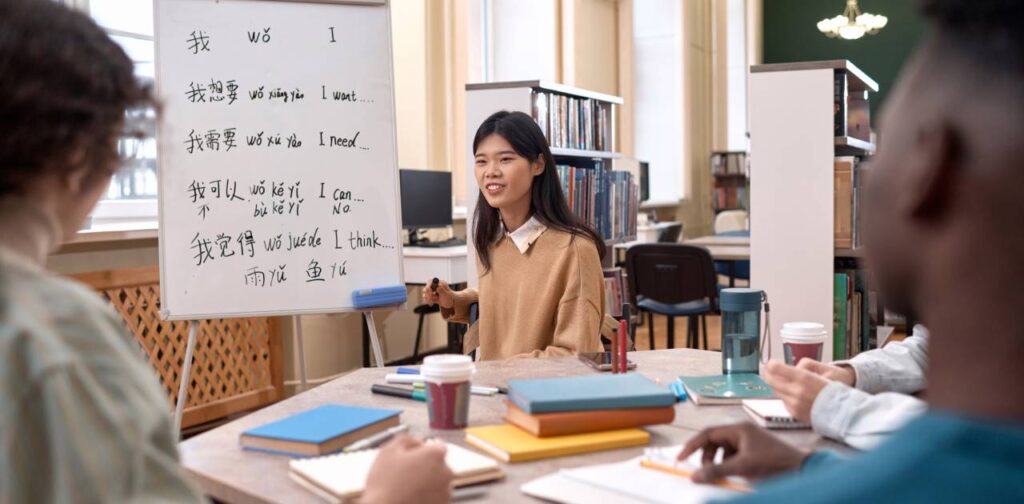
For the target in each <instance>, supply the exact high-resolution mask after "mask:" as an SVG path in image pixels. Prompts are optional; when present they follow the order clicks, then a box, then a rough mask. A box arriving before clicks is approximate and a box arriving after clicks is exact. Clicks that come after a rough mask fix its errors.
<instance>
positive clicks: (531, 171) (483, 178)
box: [475, 133, 544, 213]
mask: <svg viewBox="0 0 1024 504" xmlns="http://www.w3.org/2000/svg"><path fill="white" fill-rule="evenodd" d="M475 165H476V168H475V170H476V183H477V185H478V186H479V187H480V193H481V194H483V195H484V199H485V200H487V204H488V205H490V206H492V207H494V208H496V209H498V210H499V211H502V212H505V211H512V212H515V213H520V212H528V211H529V208H530V190H531V188H532V186H533V179H534V177H536V176H537V175H540V174H541V173H544V163H543V161H540V160H539V159H538V160H535V161H533V162H531V161H530V160H528V159H526V158H524V157H522V156H520V155H519V154H517V153H516V151H515V150H514V149H513V148H512V145H511V144H509V143H508V141H507V140H505V138H504V137H502V136H501V135H499V134H497V133H494V134H491V135H489V136H487V137H486V138H484V139H483V140H482V141H481V142H480V144H479V145H477V149H476V163H475Z"/></svg>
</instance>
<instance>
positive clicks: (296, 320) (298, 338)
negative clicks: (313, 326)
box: [292, 315, 306, 392]
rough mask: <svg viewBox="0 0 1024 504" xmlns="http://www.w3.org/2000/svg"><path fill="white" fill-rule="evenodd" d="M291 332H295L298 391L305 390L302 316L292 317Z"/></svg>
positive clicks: (304, 351)
mask: <svg viewBox="0 0 1024 504" xmlns="http://www.w3.org/2000/svg"><path fill="white" fill-rule="evenodd" d="M292 332H294V333H295V356H296V358H298V360H299V361H298V362H297V363H296V367H297V368H298V369H299V384H300V388H299V392H305V391H306V344H305V342H304V341H303V339H302V318H301V317H299V316H298V315H295V316H293V317H292Z"/></svg>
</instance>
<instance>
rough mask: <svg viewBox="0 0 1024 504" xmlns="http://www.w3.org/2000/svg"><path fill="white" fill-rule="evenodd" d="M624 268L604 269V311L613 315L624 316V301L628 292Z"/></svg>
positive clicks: (616, 316)
mask: <svg viewBox="0 0 1024 504" xmlns="http://www.w3.org/2000/svg"><path fill="white" fill-rule="evenodd" d="M625 285H626V284H625V275H623V273H622V268H607V269H605V270H604V311H605V313H607V314H609V315H611V316H612V317H615V318H619V317H622V303H624V302H625V300H626V298H627V296H628V294H627V292H628V291H627V290H626V289H625Z"/></svg>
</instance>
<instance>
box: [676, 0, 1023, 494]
mask: <svg viewBox="0 0 1024 504" xmlns="http://www.w3.org/2000/svg"><path fill="white" fill-rule="evenodd" d="M921 5H922V11H923V13H924V14H925V15H926V16H927V17H928V18H929V19H930V20H931V22H932V27H931V31H930V33H929V34H928V36H927V38H926V39H925V41H924V42H923V43H922V45H921V46H920V47H919V48H918V50H917V51H916V53H915V54H914V56H913V57H912V59H911V60H910V62H909V63H908V64H907V66H906V67H905V68H904V70H903V72H902V74H901V76H900V79H899V82H898V83H897V85H896V86H895V87H894V88H893V92H892V94H891V95H890V97H889V99H888V101H887V102H886V105H885V108H884V110H883V112H882V117H881V121H880V143H879V150H878V154H877V156H875V158H873V160H872V162H871V163H872V165H873V166H872V167H871V170H870V171H869V173H870V178H869V180H868V183H869V186H868V188H867V192H866V198H868V200H867V201H866V204H865V207H864V208H865V211H866V212H867V213H866V215H865V218H866V222H865V225H866V228H865V233H866V238H867V243H866V245H867V247H868V249H867V254H868V260H869V264H870V265H871V269H872V270H873V273H874V274H875V278H876V280H877V283H878V286H879V290H880V293H881V295H882V296H883V297H884V298H885V299H886V300H887V303H889V302H892V303H895V304H896V308H897V309H898V310H900V311H902V312H904V313H913V314H916V315H918V317H917V318H918V319H919V320H921V321H922V322H923V323H925V324H926V325H927V326H928V327H929V328H930V329H931V341H930V349H929V360H930V362H929V366H928V369H927V384H928V387H927V390H926V392H925V400H926V402H927V404H928V411H927V412H926V413H925V414H924V415H922V416H921V417H919V418H917V419H916V420H913V421H911V422H910V423H908V424H907V425H906V426H905V427H904V428H903V429H902V430H900V431H898V432H897V433H894V434H893V435H892V437H891V438H889V439H888V440H887V441H886V442H884V443H882V444H881V445H880V446H879V447H878V448H877V449H875V450H873V451H870V452H866V453H861V454H858V455H855V456H852V457H850V458H841V457H839V456H837V455H834V454H830V453H822V452H818V453H807V452H805V451H803V450H800V449H797V448H795V447H792V446H790V445H788V444H786V443H785V442H783V441H781V440H779V439H778V438H776V437H775V436H773V435H771V434H769V433H768V432H767V431H764V430H762V429H759V428H757V427H755V426H752V425H749V424H740V425H731V426H722V427H715V428H711V429H708V430H705V431H703V432H701V433H699V434H698V435H697V436H695V437H694V438H693V439H692V440H691V441H690V442H689V443H688V444H687V445H686V447H685V448H684V450H683V451H682V452H681V454H680V456H681V457H683V458H685V457H687V456H689V455H690V454H691V453H694V452H695V451H696V450H698V449H703V450H704V453H705V454H707V455H708V456H713V454H714V453H715V452H717V451H719V449H723V450H724V455H725V457H724V460H723V461H722V462H721V463H719V464H714V463H713V462H711V460H710V459H708V460H706V462H705V465H704V466H703V467H702V469H701V470H700V471H699V472H698V473H697V475H696V476H695V478H694V479H695V480H697V481H713V480H716V479H719V478H722V477H725V476H731V475H737V476H745V477H749V478H755V479H760V478H766V477H771V479H769V480H767V481H764V482H763V483H761V484H759V485H758V488H757V490H756V491H755V492H754V493H752V494H749V495H745V496H742V497H740V498H739V499H737V500H736V501H735V502H744V503H747V502H750V503H754V502H822V503H825V502H828V503H835V502H929V503H931V502H1024V394H1022V393H1021V392H1020V390H1021V389H1020V383H1019V380H1020V377H1021V376H1022V371H1021V370H1022V369H1024V196H1022V194H1021V191H1022V188H1024V121H1022V117H1024V84H1022V82H1024V30H1020V28H1019V27H1018V23H1019V22H1020V20H1021V19H1024V2H1021V1H1020V0H987V1H977V0H925V1H923V2H921ZM893 29H895V28H893ZM778 366H780V364H778V363H772V365H771V367H778ZM770 371H771V370H770ZM818 385H820V384H818ZM779 386H780V387H783V388H788V387H813V386H815V385H814V384H807V383H805V382H802V381H793V382H785V381H783V382H782V383H780V384H779ZM792 471H798V473H797V474H790V475H787V476H780V475H783V474H784V473H787V472H792ZM776 476H778V477H776Z"/></svg>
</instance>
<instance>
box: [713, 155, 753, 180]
mask: <svg viewBox="0 0 1024 504" xmlns="http://www.w3.org/2000/svg"><path fill="white" fill-rule="evenodd" d="M711 174H712V175H714V176H716V177H730V176H740V175H742V176H745V175H746V174H747V153H746V152H716V153H714V154H712V155H711Z"/></svg>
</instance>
